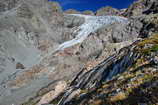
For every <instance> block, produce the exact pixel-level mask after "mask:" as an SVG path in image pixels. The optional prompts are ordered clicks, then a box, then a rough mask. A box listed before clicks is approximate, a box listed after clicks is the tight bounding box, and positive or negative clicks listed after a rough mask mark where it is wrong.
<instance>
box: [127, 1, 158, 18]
mask: <svg viewBox="0 0 158 105" xmlns="http://www.w3.org/2000/svg"><path fill="white" fill-rule="evenodd" d="M157 10H158V3H157V0H138V1H135V2H134V3H133V4H132V5H131V6H130V7H129V8H128V9H127V10H126V11H125V13H124V15H125V16H128V17H130V16H138V15H141V14H150V13H153V14H154V13H157Z"/></svg>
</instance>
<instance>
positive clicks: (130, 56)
mask: <svg viewBox="0 0 158 105" xmlns="http://www.w3.org/2000/svg"><path fill="white" fill-rule="evenodd" d="M157 37H158V35H155V36H153V37H151V38H148V39H145V40H143V41H137V42H135V43H133V44H132V45H130V46H128V47H125V48H123V49H121V50H120V51H119V52H118V53H116V54H114V55H113V56H110V57H109V58H107V59H105V60H104V61H103V62H101V63H100V64H98V65H97V66H96V67H94V68H93V69H91V70H89V71H85V70H84V69H83V70H81V71H80V72H79V74H78V75H76V77H75V79H74V80H73V81H72V82H71V84H70V87H69V89H68V90H67V91H66V92H65V94H64V95H63V97H62V98H61V100H60V101H59V103H58V105H74V104H77V105H82V104H92V103H94V102H96V100H98V101H99V105H101V104H108V103H118V101H121V102H122V103H124V104H125V103H126V99H127V100H129V101H130V103H135V104H138V102H140V101H141V100H142V99H146V98H147V97H141V98H140V99H137V100H133V99H132V97H131V98H130V97H128V96H130V93H131V92H132V91H136V90H134V89H136V88H137V87H139V86H140V85H141V84H142V85H143V83H146V79H148V80H149V81H151V83H152V84H154V83H157V81H154V80H157V79H156V78H157V74H155V75H153V74H152V73H153V72H154V71H152V70H153V69H154V67H155V66H156V65H157V64H156V62H153V60H152V59H153V58H155V56H157V51H158V49H157V44H158V43H157V42H156V41H157V40H158V39H157ZM146 45H151V46H150V47H146ZM140 67H142V68H143V70H147V69H148V67H149V68H150V69H149V70H150V73H149V72H148V73H149V74H148V73H147V71H145V72H143V74H142V75H141V76H140V75H138V74H136V76H138V77H137V79H134V77H135V72H137V71H138V70H142V69H140ZM123 72H125V73H123ZM141 73H142V72H141ZM118 74H119V75H118ZM116 75H118V76H116ZM121 75H123V76H124V77H123V78H120V79H123V81H124V82H125V81H127V82H128V80H126V79H125V78H133V80H132V79H131V80H132V81H137V82H132V83H130V84H128V85H129V87H124V85H123V84H122V85H120V82H119V81H117V77H120V76H121ZM114 76H115V77H116V78H114ZM150 76H151V77H150ZM153 78H155V79H154V80H153ZM140 80H141V81H140ZM117 83H118V84H117ZM121 83H122V82H121ZM124 84H125V85H127V84H126V83H124ZM130 85H133V86H132V87H131V86H130ZM144 85H145V84H144ZM146 85H147V84H146ZM150 86H151V87H150ZM119 87H121V88H119ZM123 87H124V88H123ZM146 87H147V88H148V92H152V93H153V92H154V90H153V89H155V88H156V87H155V86H154V85H149V84H148V85H147V86H146ZM126 89H127V90H126ZM128 89H129V90H128ZM130 89H131V90H130ZM138 89H139V88H138ZM143 89H145V88H143ZM77 90H80V94H79V93H77V94H76V95H73V96H74V97H72V95H71V94H74V92H76V91H77ZM139 90H140V89H139ZM123 91H124V92H123ZM142 91H144V90H142ZM148 92H145V93H144V94H146V93H148ZM140 95H142V93H141V92H139V93H137V96H140ZM153 95H154V97H157V95H156V94H153ZM154 97H152V96H150V97H148V100H149V99H150V101H145V103H153V104H154V103H156V102H157V101H158V100H155V98H154ZM109 98H110V100H109ZM133 98H134V97H133ZM129 101H128V102H129ZM132 101H133V102H132Z"/></svg>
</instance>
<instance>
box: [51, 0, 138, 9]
mask: <svg viewBox="0 0 158 105" xmlns="http://www.w3.org/2000/svg"><path fill="white" fill-rule="evenodd" d="M49 1H58V2H59V3H60V5H61V6H62V8H63V10H67V9H76V10H78V11H84V10H92V11H96V10H97V9H99V8H101V7H103V6H112V7H114V8H118V9H122V8H127V7H128V6H129V5H130V4H131V3H133V1H136V0H49Z"/></svg>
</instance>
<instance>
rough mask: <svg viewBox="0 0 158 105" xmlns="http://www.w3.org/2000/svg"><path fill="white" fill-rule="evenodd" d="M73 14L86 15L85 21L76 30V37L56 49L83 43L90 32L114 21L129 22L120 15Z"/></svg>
mask: <svg viewBox="0 0 158 105" xmlns="http://www.w3.org/2000/svg"><path fill="white" fill-rule="evenodd" d="M70 15H73V16H78V17H84V18H85V23H84V24H82V25H81V26H79V27H78V29H77V30H76V31H75V32H74V33H76V32H77V35H76V37H75V38H74V39H72V40H69V41H66V42H64V43H62V44H61V45H59V47H58V48H57V49H56V51H60V50H64V49H65V48H68V47H71V46H73V45H76V44H78V43H82V42H83V41H84V40H85V39H86V38H87V37H88V35H89V34H90V33H93V32H95V31H97V30H98V29H99V28H101V27H107V26H109V25H112V24H114V23H127V22H128V19H127V18H124V17H120V16H88V15H81V14H70Z"/></svg>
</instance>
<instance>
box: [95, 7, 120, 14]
mask: <svg viewBox="0 0 158 105" xmlns="http://www.w3.org/2000/svg"><path fill="white" fill-rule="evenodd" d="M103 15H119V10H117V9H115V8H112V7H110V6H107V7H103V8H101V9H99V10H97V12H96V16H103Z"/></svg>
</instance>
